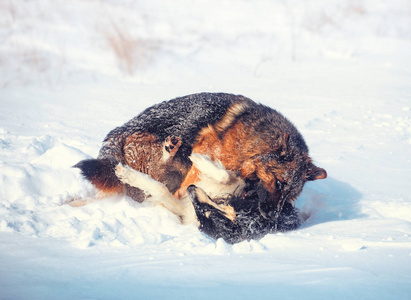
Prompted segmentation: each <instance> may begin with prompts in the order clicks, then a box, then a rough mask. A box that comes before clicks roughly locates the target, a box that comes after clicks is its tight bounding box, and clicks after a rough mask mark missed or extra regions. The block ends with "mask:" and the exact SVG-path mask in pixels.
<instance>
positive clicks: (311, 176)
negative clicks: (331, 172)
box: [306, 162, 327, 181]
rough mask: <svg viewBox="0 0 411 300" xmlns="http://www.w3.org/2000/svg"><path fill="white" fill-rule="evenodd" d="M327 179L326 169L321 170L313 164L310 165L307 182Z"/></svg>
mask: <svg viewBox="0 0 411 300" xmlns="http://www.w3.org/2000/svg"><path fill="white" fill-rule="evenodd" d="M325 178H327V172H326V171H325V170H324V169H321V168H319V167H317V166H315V165H314V164H313V163H311V162H310V163H309V164H308V170H307V175H306V180H307V181H314V180H317V179H325Z"/></svg>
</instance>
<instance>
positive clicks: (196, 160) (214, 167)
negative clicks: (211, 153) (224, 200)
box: [190, 153, 234, 184]
mask: <svg viewBox="0 0 411 300" xmlns="http://www.w3.org/2000/svg"><path fill="white" fill-rule="evenodd" d="M190 160H191V161H192V162H193V164H194V166H195V167H196V168H197V169H198V170H199V171H200V174H201V177H204V176H206V177H208V178H210V179H212V180H214V181H216V183H220V184H229V183H231V182H232V180H233V179H234V178H233V177H234V176H233V175H232V174H231V173H230V172H228V171H227V170H226V169H225V167H224V166H223V165H218V164H217V163H216V162H214V161H212V160H211V159H210V158H209V157H208V156H206V155H203V154H200V153H193V154H191V155H190Z"/></svg>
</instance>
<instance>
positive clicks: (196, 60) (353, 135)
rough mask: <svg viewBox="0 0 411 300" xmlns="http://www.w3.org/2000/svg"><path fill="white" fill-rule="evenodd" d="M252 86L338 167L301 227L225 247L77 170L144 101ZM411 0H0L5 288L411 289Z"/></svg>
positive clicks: (106, 291) (164, 292)
mask: <svg viewBox="0 0 411 300" xmlns="http://www.w3.org/2000/svg"><path fill="white" fill-rule="evenodd" d="M195 92H228V93H235V94H243V95H244V96H247V97H249V98H251V99H253V100H255V101H258V102H261V103H263V104H266V105H269V106H271V107H273V108H275V109H277V110H278V111H280V112H281V113H282V114H284V115H285V116H286V117H287V118H288V119H290V120H291V121H292V122H293V123H294V124H295V125H296V127H297V128H298V129H299V130H300V132H301V133H302V134H303V136H304V138H305V140H306V142H307V144H308V145H309V147H310V153H311V156H312V157H313V159H314V161H315V163H316V164H317V165H318V166H320V167H322V168H324V169H326V170H327V172H328V175H329V177H328V178H327V179H326V180H321V181H315V182H312V183H308V184H306V186H305V188H304V191H303V193H302V194H301V196H300V197H299V199H298V200H297V204H296V205H297V207H298V208H299V209H300V210H301V211H302V213H303V216H304V218H305V219H306V220H305V222H304V224H303V225H302V226H301V228H299V229H298V230H295V231H291V232H287V233H278V234H270V235H267V236H265V237H264V238H262V239H261V240H258V241H256V240H252V241H250V242H242V243H239V244H235V245H229V244H227V243H225V242H224V241H223V240H217V241H215V240H212V239H210V238H209V237H207V236H206V235H204V234H202V233H200V232H199V231H198V229H197V228H196V227H195V226H194V225H191V226H183V225H181V224H179V222H178V219H177V217H176V216H174V215H172V214H171V213H170V212H169V211H167V210H166V209H164V208H162V207H157V206H153V205H151V204H150V203H148V202H147V203H142V204H139V203H136V202H133V201H132V200H131V199H129V198H127V197H119V196H118V197H111V198H109V199H105V200H100V201H94V202H91V203H89V204H88V205H86V206H83V207H71V206H69V205H66V204H65V203H66V202H67V201H69V200H70V199H73V198H74V199H77V198H87V197H93V195H94V194H95V192H96V191H95V190H94V189H93V187H92V186H91V185H90V184H89V183H87V182H86V181H85V180H83V178H82V177H81V176H80V174H79V170H77V169H75V168H72V167H71V166H73V165H74V164H76V163H77V162H78V161H80V160H82V159H86V158H91V157H96V156H97V154H98V151H99V148H100V146H101V141H102V140H103V138H104V137H105V135H106V134H107V133H108V132H109V131H110V130H112V129H113V128H114V127H116V126H119V125H121V124H123V123H124V122H126V121H128V120H129V119H131V118H132V117H134V116H135V115H137V114H138V113H140V112H141V111H143V110H144V109H145V108H147V107H148V106H150V105H153V104H155V103H158V102H160V101H163V100H168V99H172V98H175V97H177V96H183V95H187V94H191V93H195ZM410 182H411V3H410V2H409V1H408V0H391V1H384V0H374V1H371V0H342V1H340V0H339V1H337V0H335V1H334V0H330V1H321V0H312V1H303V0H302V1H297V0H291V1H280V0H273V1H272V0H256V1H248V0H235V1H234V0H223V1H220V0H218V1H217V0H210V1H201V0H195V1H193V0H173V1H169V0H165V1H158V0H150V1H148V0H145V1H129V0H118V1H110V0H101V1H64V0H41V1H40V0H34V1H24V0H13V1H8V0H5V1H2V2H1V3H0V241H1V243H0V299H57V298H58V299H210V298H214V299H227V298H229V299H274V298H279V299H299V298H300V299H410V295H411V273H410V269H411V240H410V235H411V197H410V192H411V190H410V186H411V185H410Z"/></svg>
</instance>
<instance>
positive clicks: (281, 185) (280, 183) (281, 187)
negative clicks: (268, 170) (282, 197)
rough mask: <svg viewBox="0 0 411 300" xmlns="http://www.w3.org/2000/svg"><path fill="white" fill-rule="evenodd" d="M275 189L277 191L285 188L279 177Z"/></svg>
mask: <svg viewBox="0 0 411 300" xmlns="http://www.w3.org/2000/svg"><path fill="white" fill-rule="evenodd" d="M275 189H276V190H277V191H281V190H282V189H283V183H282V182H281V181H280V180H278V179H277V180H276V181H275Z"/></svg>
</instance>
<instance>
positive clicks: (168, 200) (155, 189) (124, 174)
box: [115, 164, 187, 222]
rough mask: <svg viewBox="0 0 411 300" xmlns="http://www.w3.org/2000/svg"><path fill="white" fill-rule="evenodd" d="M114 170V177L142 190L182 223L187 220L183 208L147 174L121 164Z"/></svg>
mask: <svg viewBox="0 0 411 300" xmlns="http://www.w3.org/2000/svg"><path fill="white" fill-rule="evenodd" d="M115 170H116V176H117V177H118V178H119V179H120V180H121V181H122V182H123V183H126V184H128V185H130V186H132V187H136V188H138V189H140V190H142V191H143V192H144V193H145V195H146V196H147V197H149V196H151V198H150V201H151V202H153V203H156V204H161V205H163V206H164V207H166V208H167V209H168V210H169V211H171V212H172V213H174V214H175V215H177V216H179V217H180V218H181V220H182V221H183V222H184V220H185V219H186V218H187V216H186V215H187V212H186V209H185V207H184V206H183V205H182V204H181V203H180V201H179V200H178V199H177V198H175V197H174V196H173V195H172V194H171V193H170V191H169V190H168V189H167V187H166V186H165V185H164V184H162V183H161V182H159V181H157V180H154V179H153V178H151V177H150V176H149V175H147V174H144V173H141V172H139V171H136V170H134V169H133V168H130V167H129V166H125V165H122V164H118V165H117V166H116V168H115Z"/></svg>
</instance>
